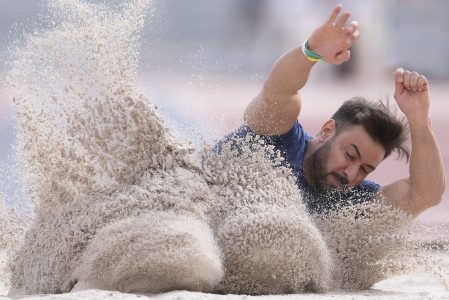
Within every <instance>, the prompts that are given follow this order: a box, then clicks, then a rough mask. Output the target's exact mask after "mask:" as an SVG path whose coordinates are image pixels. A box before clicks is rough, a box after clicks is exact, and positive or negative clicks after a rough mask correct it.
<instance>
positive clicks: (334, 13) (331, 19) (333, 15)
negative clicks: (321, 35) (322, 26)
mask: <svg viewBox="0 0 449 300" xmlns="http://www.w3.org/2000/svg"><path fill="white" fill-rule="evenodd" d="M342 6H343V5H341V4H338V5H337V6H335V8H334V10H333V11H332V13H331V15H330V17H329V19H328V20H327V22H326V24H328V25H333V24H334V23H335V20H336V19H337V16H338V14H339V13H340V11H341V7H342Z"/></svg>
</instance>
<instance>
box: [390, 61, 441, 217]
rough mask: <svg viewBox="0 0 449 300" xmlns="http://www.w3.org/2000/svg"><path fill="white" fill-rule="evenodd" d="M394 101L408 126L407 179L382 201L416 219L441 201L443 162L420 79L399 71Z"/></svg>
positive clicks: (425, 86)
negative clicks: (408, 155)
mask: <svg viewBox="0 0 449 300" xmlns="http://www.w3.org/2000/svg"><path fill="white" fill-rule="evenodd" d="M394 76H395V84H396V91H395V99H396V102H397V103H398V105H399V108H400V109H401V111H402V112H403V113H404V114H405V115H406V117H407V120H408V123H409V126H410V137H411V142H412V152H411V157H410V166H409V172H410V176H409V177H408V178H406V179H402V180H399V181H396V182H394V183H392V184H390V185H387V186H386V187H384V188H383V189H382V194H383V196H384V200H385V201H386V202H387V203H390V204H392V205H393V206H395V207H397V208H400V209H402V210H403V211H405V212H406V213H408V214H410V215H412V216H417V215H418V214H420V213H421V212H423V211H424V210H426V209H427V208H430V207H432V206H434V205H437V204H438V203H439V202H440V201H441V197H442V195H443V192H444V189H445V177H444V171H443V159H442V157H441V154H440V150H439V148H438V144H437V141H436V139H435V136H434V134H433V132H432V129H431V126H430V122H429V106H430V98H429V85H428V82H427V79H426V78H425V77H424V76H423V75H419V74H418V73H416V72H409V71H404V70H403V69H402V68H399V69H397V70H396V71H395V73H394Z"/></svg>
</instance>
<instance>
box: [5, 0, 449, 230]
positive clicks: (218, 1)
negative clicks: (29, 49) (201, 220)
mask: <svg viewBox="0 0 449 300" xmlns="http://www.w3.org/2000/svg"><path fill="white" fill-rule="evenodd" d="M91 2H95V1H91ZM106 2H107V3H110V4H111V5H114V4H116V3H118V2H120V1H116V0H114V1H106ZM338 3H342V4H343V9H344V10H349V11H351V12H352V17H351V20H358V21H359V25H360V31H361V38H360V40H359V41H358V43H357V45H356V46H354V47H353V48H352V49H351V61H350V62H349V63H346V64H343V65H341V66H331V65H327V64H325V63H324V62H320V63H318V64H317V65H316V66H315V67H314V70H313V72H312V74H311V77H310V79H309V81H308V83H307V85H306V87H305V88H304V89H303V90H302V92H301V93H302V98H303V108H302V112H301V116H300V120H301V122H302V124H303V126H304V128H305V129H306V130H307V131H308V132H309V133H311V134H315V133H316V132H318V130H319V128H320V126H321V124H322V123H323V122H324V121H325V120H326V119H327V118H329V117H330V116H331V115H332V113H333V112H334V111H335V110H336V109H337V108H338V107H339V105H340V104H341V103H342V102H343V101H344V100H346V99H348V98H351V97H353V96H366V97H367V98H369V99H373V100H377V99H381V98H382V99H386V98H388V96H389V99H390V102H391V103H392V104H394V99H393V96H392V95H393V87H394V85H393V80H392V76H391V73H392V72H393V71H394V69H395V68H397V67H399V66H403V67H404V68H406V69H409V70H416V71H418V72H420V73H423V74H425V75H426V76H427V77H428V78H429V80H430V87H431V97H432V98H431V101H432V102H431V118H432V126H433V129H434V131H435V135H436V137H437V139H438V141H439V143H440V147H441V151H442V154H443V159H444V161H445V170H446V174H447V170H449V135H448V134H447V133H446V132H445V131H446V127H447V126H448V125H449V121H448V116H449V105H448V102H447V101H448V96H449V55H448V53H449V38H448V37H449V3H448V2H447V1H446V0H432V1H424V0H364V1H356V0H352V1H350V0H345V1H338V2H337V1H330V0H319V1H316V0H315V1H311V0H214V1H210V0H188V1H185V0H184V1H181V0H159V1H155V3H154V10H153V11H152V13H151V15H150V16H149V17H148V19H147V23H146V25H145V29H144V31H143V33H142V45H141V63H140V65H139V73H138V74H139V87H140V88H141V90H142V92H143V93H144V94H145V95H147V96H149V97H150V99H151V101H152V102H154V103H156V104H158V106H159V107H160V110H161V112H162V114H164V115H165V117H166V119H167V120H168V123H169V125H170V127H171V128H173V130H174V131H175V132H177V134H179V135H180V136H182V137H186V138H187V139H189V140H193V142H194V143H195V144H199V143H200V142H201V140H203V139H204V140H206V141H208V142H213V141H214V140H216V139H220V138H221V137H222V135H223V134H225V133H227V132H229V131H231V130H233V129H234V128H236V127H238V126H239V125H240V124H241V123H242V116H243V110H244V108H245V106H246V105H247V104H248V102H249V101H251V99H252V98H253V97H254V96H255V95H256V94H257V93H258V92H259V90H260V88H261V86H262V84H263V81H264V79H265V76H266V75H267V73H268V71H269V69H270V67H271V65H272V64H273V62H274V61H275V60H276V59H277V58H278V57H279V56H280V55H281V54H282V53H283V52H285V51H287V50H289V49H290V48H293V47H297V46H299V45H300V44H301V43H302V42H303V41H304V40H305V39H306V38H307V37H308V35H310V33H311V32H312V31H313V30H314V29H315V28H317V27H318V26H320V25H321V24H322V23H323V22H325V20H326V19H327V18H328V15H329V13H330V12H331V10H332V9H333V7H334V6H335V5H336V4H338ZM0 7H1V9H0V53H1V54H0V55H1V56H0V61H1V63H0V68H1V71H2V73H3V72H4V71H5V70H6V68H7V61H8V47H9V45H11V43H13V41H14V40H16V39H17V38H20V36H21V35H22V33H23V32H29V31H32V30H33V28H34V26H35V24H36V22H37V20H38V19H39V15H42V14H45V2H44V1H30V0H0ZM10 100H11V99H7V98H6V96H5V95H4V93H3V92H2V90H1V85H0V161H1V164H0V167H2V170H1V172H0V181H1V183H2V187H1V189H0V190H1V191H4V192H5V193H6V194H7V196H8V198H11V199H12V198H14V197H15V195H17V194H18V191H19V190H20V180H18V179H17V178H16V177H14V176H15V175H11V174H13V173H14V172H11V171H10V170H11V169H13V170H14V167H12V166H13V162H14V153H13V150H12V145H13V141H14V127H13V123H14V122H13V116H12V113H11V110H10V106H9V101H10ZM406 176H408V166H407V164H406V163H405V162H404V161H395V160H394V158H389V159H387V161H386V162H385V163H383V164H382V165H381V166H380V167H379V168H378V170H376V172H375V173H374V174H372V176H371V178H370V179H372V180H374V181H377V182H378V183H380V184H388V183H390V182H392V181H393V180H396V179H399V178H402V177H406ZM448 217H449V192H446V194H445V197H444V200H443V202H442V203H441V204H440V205H439V206H437V207H435V208H432V209H429V210H428V211H426V212H425V213H423V214H422V215H421V216H420V220H421V221H423V222H426V223H442V222H447V220H448Z"/></svg>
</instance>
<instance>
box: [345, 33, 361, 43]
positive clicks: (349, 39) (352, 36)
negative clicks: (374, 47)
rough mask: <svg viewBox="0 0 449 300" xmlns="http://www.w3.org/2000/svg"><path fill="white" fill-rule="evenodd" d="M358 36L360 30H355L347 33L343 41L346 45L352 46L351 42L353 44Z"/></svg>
mask: <svg viewBox="0 0 449 300" xmlns="http://www.w3.org/2000/svg"><path fill="white" fill-rule="evenodd" d="M359 37H360V31H358V30H357V31H356V32H354V33H353V34H350V35H348V36H347V37H346V40H345V42H346V44H347V45H348V46H352V44H354V43H355V41H357V40H358V39H359Z"/></svg>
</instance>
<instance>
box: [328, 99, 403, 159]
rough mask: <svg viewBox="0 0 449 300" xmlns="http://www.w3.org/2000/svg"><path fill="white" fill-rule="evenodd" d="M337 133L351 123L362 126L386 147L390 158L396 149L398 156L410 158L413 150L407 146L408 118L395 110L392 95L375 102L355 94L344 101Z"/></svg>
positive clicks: (337, 123) (338, 115)
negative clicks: (401, 116) (391, 99)
mask: <svg viewBox="0 0 449 300" xmlns="http://www.w3.org/2000/svg"><path fill="white" fill-rule="evenodd" d="M332 119H333V120H334V121H335V124H336V128H337V134H340V133H341V131H343V130H344V129H346V128H347V127H349V126H351V125H361V126H362V127H363V128H364V129H365V131H366V132H367V133H368V135H369V136H370V137H371V138H372V139H373V140H374V141H375V142H377V143H379V144H380V145H382V147H383V148H384V149H385V156H384V158H387V157H388V156H389V155H390V154H391V153H392V152H393V151H394V152H396V153H397V158H403V157H405V158H406V160H407V161H408V160H409V158H410V153H409V150H408V148H407V146H406V145H405V142H406V141H407V137H408V126H407V123H406V122H405V118H401V119H400V118H398V117H397V115H396V110H395V111H391V110H390V107H389V102H388V98H387V101H386V104H384V103H383V102H382V101H379V102H371V101H368V100H366V99H365V98H363V97H354V98H351V99H349V100H347V101H345V102H344V103H343V105H342V106H340V108H339V109H338V110H337V111H336V112H335V113H334V115H333V116H332Z"/></svg>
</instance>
